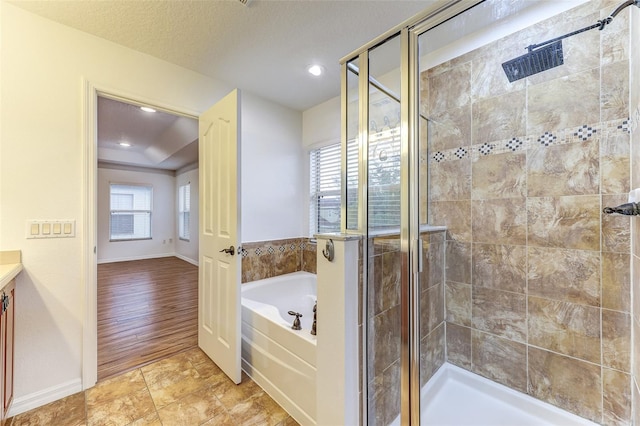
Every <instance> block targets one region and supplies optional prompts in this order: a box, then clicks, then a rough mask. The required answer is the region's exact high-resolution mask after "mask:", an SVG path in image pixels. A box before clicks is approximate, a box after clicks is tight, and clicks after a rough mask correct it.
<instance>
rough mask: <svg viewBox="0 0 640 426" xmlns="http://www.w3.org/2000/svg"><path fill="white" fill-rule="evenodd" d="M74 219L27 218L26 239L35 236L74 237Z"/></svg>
mask: <svg viewBox="0 0 640 426" xmlns="http://www.w3.org/2000/svg"><path fill="white" fill-rule="evenodd" d="M75 236H76V221H75V220H29V221H27V239H35V238H42V239H44V238H74V237H75Z"/></svg>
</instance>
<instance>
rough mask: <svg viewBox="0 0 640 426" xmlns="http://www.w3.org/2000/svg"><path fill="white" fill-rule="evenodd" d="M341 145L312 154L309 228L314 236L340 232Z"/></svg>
mask: <svg viewBox="0 0 640 426" xmlns="http://www.w3.org/2000/svg"><path fill="white" fill-rule="evenodd" d="M340 154H341V153H340V144H339V143H336V144H333V145H328V146H325V147H322V148H318V149H314V150H313V151H311V153H310V156H309V158H310V167H309V170H310V184H311V185H310V193H311V199H310V218H311V220H310V226H309V231H310V233H311V235H313V234H315V233H325V232H340V166H341V161H340Z"/></svg>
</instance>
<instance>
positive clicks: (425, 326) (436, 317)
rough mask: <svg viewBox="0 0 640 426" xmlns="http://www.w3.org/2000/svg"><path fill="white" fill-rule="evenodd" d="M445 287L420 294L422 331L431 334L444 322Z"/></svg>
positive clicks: (441, 285) (437, 287)
mask: <svg viewBox="0 0 640 426" xmlns="http://www.w3.org/2000/svg"><path fill="white" fill-rule="evenodd" d="M443 301H444V285H443V284H440V285H434V286H432V287H430V288H428V289H426V290H424V291H421V292H420V330H424V331H425V332H427V333H431V332H432V331H433V330H434V329H435V328H436V327H437V326H439V325H440V324H442V323H443V322H444V303H443Z"/></svg>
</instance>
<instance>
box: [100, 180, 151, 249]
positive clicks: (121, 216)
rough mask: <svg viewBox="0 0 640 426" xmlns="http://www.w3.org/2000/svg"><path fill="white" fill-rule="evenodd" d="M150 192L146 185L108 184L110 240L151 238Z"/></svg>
mask: <svg viewBox="0 0 640 426" xmlns="http://www.w3.org/2000/svg"><path fill="white" fill-rule="evenodd" d="M151 192H152V187H151V186H146V185H120V184H111V185H110V210H111V214H110V224H109V235H110V239H111V241H122V240H138V239H150V238H151Z"/></svg>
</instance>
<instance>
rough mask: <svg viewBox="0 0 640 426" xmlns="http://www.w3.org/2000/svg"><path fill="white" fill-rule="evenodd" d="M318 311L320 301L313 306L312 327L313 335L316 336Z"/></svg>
mask: <svg viewBox="0 0 640 426" xmlns="http://www.w3.org/2000/svg"><path fill="white" fill-rule="evenodd" d="M317 310H318V301H317V300H316V303H315V305H313V325H311V334H312V335H314V336H315V335H316V312H317Z"/></svg>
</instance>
